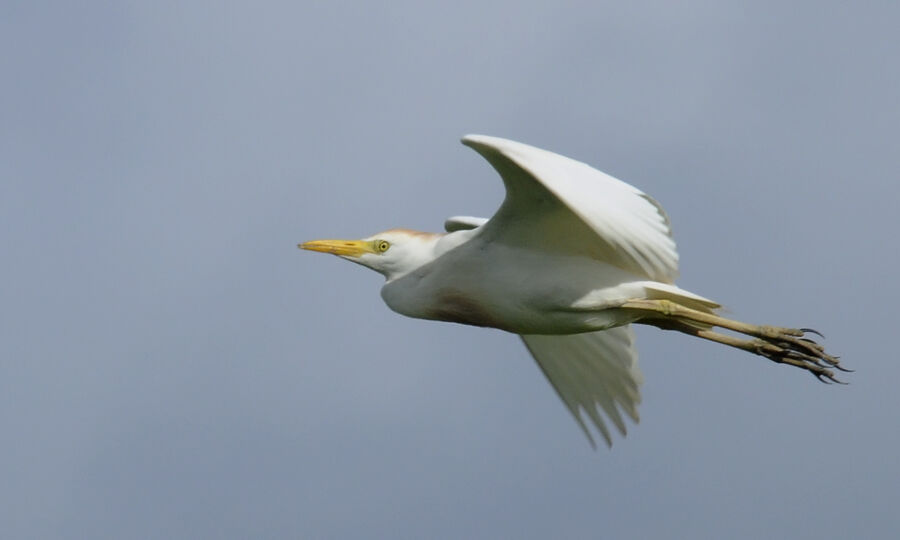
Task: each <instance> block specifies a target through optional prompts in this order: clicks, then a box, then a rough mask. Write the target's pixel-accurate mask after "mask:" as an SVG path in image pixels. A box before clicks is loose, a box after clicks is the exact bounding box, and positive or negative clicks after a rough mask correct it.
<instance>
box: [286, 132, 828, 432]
mask: <svg viewBox="0 0 900 540" xmlns="http://www.w3.org/2000/svg"><path fill="white" fill-rule="evenodd" d="M463 142H464V143H465V144H467V145H469V146H471V147H472V148H474V149H475V150H477V151H478V152H479V153H480V154H482V155H483V156H484V157H485V158H486V159H487V160H488V161H489V162H490V163H491V164H492V165H493V166H494V167H495V168H496V169H497V171H498V172H499V173H500V175H501V177H502V178H503V181H504V183H505V185H506V199H505V200H504V202H503V204H502V205H501V207H500V209H499V210H498V211H497V213H496V214H495V215H494V216H493V217H492V218H491V219H489V220H488V219H483V218H471V217H455V218H450V219H448V220H447V222H446V223H445V228H446V230H447V231H448V232H446V233H445V234H435V233H422V232H417V231H409V230H405V229H392V230H389V231H385V232H383V233H380V234H378V235H375V236H373V237H370V238H367V239H364V240H357V241H348V240H320V241H314V242H307V243H305V244H302V245H301V246H300V247H302V248H304V249H311V250H315V251H322V252H327V253H333V254H335V255H339V256H342V257H344V258H346V259H348V260H351V261H353V262H357V263H359V264H362V265H364V266H368V267H370V268H372V269H374V270H377V271H379V272H381V273H382V274H384V276H385V278H386V283H385V285H384V287H383V288H382V291H381V295H382V298H383V299H384V301H385V303H386V304H387V305H388V306H389V307H390V308H391V309H392V310H394V311H396V312H398V313H401V314H403V315H407V316H409V317H415V318H420V319H430V320H437V321H446V322H455V323H462V324H468V325H473V326H484V327H493V328H498V329H501V330H505V331H507V332H511V333H514V334H518V335H520V336H521V337H522V339H523V341H524V342H525V345H526V346H527V348H528V349H529V351H530V352H531V353H532V355H533V356H534V357H535V360H536V361H537V362H538V365H539V366H540V367H541V369H542V371H543V372H544V374H545V375H546V376H547V378H548V379H549V380H550V382H551V384H553V386H554V388H555V389H556V390H557V393H558V394H559V395H560V397H561V398H562V400H563V401H564V403H565V404H566V406H567V407H568V408H569V410H570V411H571V412H572V414H573V415H574V416H575V418H576V420H578V422H579V424H580V425H581V427H582V429H584V431H585V433H586V434H587V435H588V437H589V438H591V435H590V432H589V430H588V429H587V427H586V425H585V423H584V421H583V419H582V416H581V413H582V412H584V413H585V414H587V415H588V417H589V418H590V419H591V421H592V423H593V424H594V426H595V427H596V428H597V429H598V430H599V431H600V432H601V434H602V435H603V437H604V439H605V440H606V441H607V443H611V438H610V434H609V431H608V428H607V427H606V425H605V423H604V421H603V418H602V417H601V416H600V415H599V414H598V410H602V411H603V412H604V413H605V415H606V417H607V418H608V419H609V420H611V421H612V422H613V423H614V424H615V425H616V426H617V428H618V429H619V431H620V432H621V433H622V434H624V433H625V425H624V423H623V421H622V417H621V414H620V411H624V412H625V413H626V414H627V415H628V416H630V417H631V418H632V419H633V420H634V421H637V404H638V402H639V401H640V393H639V385H640V383H641V381H642V377H641V374H640V371H639V370H638V369H637V356H636V353H635V351H634V347H633V334H632V332H631V329H630V324H629V323H632V322H639V323H646V324H651V325H654V326H658V327H661V328H666V329H672V330H679V331H681V332H684V333H688V334H691V335H696V336H698V337H702V338H705V339H709V340H712V341H717V342H719V343H724V344H727V345H731V346H734V347H738V348H741V349H744V350H748V351H750V352H754V353H756V354H760V355H762V356H765V357H767V358H769V359H772V360H775V361H776V362H780V363H787V364H791V365H795V366H797V367H801V368H803V369H806V370H808V371H811V372H812V373H813V374H815V375H816V376H817V377H820V378H822V377H824V378H827V379H831V380H834V379H833V375H832V372H831V371H830V368H832V367H839V366H838V365H837V360H836V359H835V358H833V357H831V356H828V355H827V354H825V353H824V350H823V349H822V348H821V346H819V345H817V344H815V343H812V342H811V341H809V340H807V339H806V338H803V337H802V336H803V333H804V332H803V331H801V330H792V329H785V328H775V327H758V326H754V325H747V324H745V323H739V322H737V321H730V320H728V319H723V318H721V317H719V316H717V315H715V310H716V309H717V308H718V307H719V305H718V304H717V303H715V302H713V301H711V300H708V299H706V298H703V297H701V296H698V295H696V294H694V293H691V292H688V291H685V290H683V289H680V288H679V287H677V286H675V285H674V283H673V282H674V279H675V277H676V276H677V269H678V255H677V252H676V250H675V242H674V240H673V239H672V234H671V227H670V224H669V219H668V217H667V216H666V214H665V213H664V212H663V210H662V207H661V206H660V205H659V203H657V202H656V201H654V200H653V199H652V198H650V197H649V196H647V195H646V194H644V193H643V192H641V191H639V190H637V189H636V188H634V187H632V186H630V185H628V184H625V183H624V182H621V181H619V180H616V179H615V178H612V177H610V176H608V175H606V174H604V173H602V172H600V171H598V170H596V169H593V168H591V167H590V166H588V165H585V164H583V163H581V162H578V161H575V160H572V159H570V158H566V157H564V156H560V155H558V154H554V153H552V152H548V151H546V150H541V149H538V148H534V147H531V146H528V145H524V144H521V143H516V142H513V141H508V140H505V139H499V138H495V137H485V136H468V137H466V138H464V139H463ZM715 326H720V327H724V328H727V329H730V330H734V331H736V332H740V333H744V334H747V335H750V336H753V337H755V338H756V339H755V340H744V339H738V338H736V337H734V336H731V335H727V334H719V333H716V332H713V331H712V328H713V327H715ZM591 440H592V441H593V439H592V438H591Z"/></svg>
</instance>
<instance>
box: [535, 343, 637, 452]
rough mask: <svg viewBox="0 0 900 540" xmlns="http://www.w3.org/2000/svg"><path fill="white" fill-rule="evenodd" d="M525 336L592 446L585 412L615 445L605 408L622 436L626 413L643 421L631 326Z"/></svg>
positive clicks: (549, 379)
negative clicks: (638, 409)
mask: <svg viewBox="0 0 900 540" xmlns="http://www.w3.org/2000/svg"><path fill="white" fill-rule="evenodd" d="M521 338H522V341H523V342H525V346H526V347H527V348H528V350H529V352H531V355H532V356H533V357H534V359H535V361H536V362H537V364H538V367H540V368H541V371H543V372H544V375H545V376H546V377H547V380H548V381H550V384H551V385H552V386H553V388H554V389H555V390H556V393H557V394H558V395H559V397H560V399H562V401H563V403H564V404H565V405H566V408H568V409H569V412H571V413H572V416H573V417H574V418H575V420H576V421H577V422H578V425H579V426H581V429H582V430H583V431H584V433H585V435H587V438H588V440H590V441H591V445H593V446H594V447H596V443H595V442H594V438H593V437H592V436H591V432H590V430H589V429H588V427H587V425H586V424H585V421H584V417H583V416H582V413H584V414H586V415H587V417H588V418H589V419H590V421H591V423H592V424H593V425H594V427H595V428H596V429H597V431H598V432H600V435H602V436H603V439H604V440H605V441H606V444H607V445H610V446H612V436H611V434H610V430H609V428H608V427H607V425H606V422H605V421H604V417H603V416H601V415H600V411H601V410H602V412H603V413H604V415H605V417H606V418H607V419H608V420H611V421H612V423H613V424H614V425H615V426H616V428H617V429H618V431H619V433H620V434H621V435H622V436H624V435H625V433H626V431H627V430H626V426H625V421H624V419H623V418H622V413H623V412H624V413H625V414H626V415H628V416H629V417H630V418H631V420H632V421H634V422H635V423H636V422H638V420H639V416H638V411H637V406H638V404H639V403H640V402H641V392H640V385H641V383H642V382H643V376H642V375H641V372H640V369H638V365H637V352H636V351H635V348H634V332H633V331H632V329H631V326H630V325H626V326H619V327H617V328H611V329H609V330H602V331H599V332H589V333H586V334H572V335H562V336H542V335H527V336H521Z"/></svg>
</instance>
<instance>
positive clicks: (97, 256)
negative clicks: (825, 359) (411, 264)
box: [0, 1, 900, 539]
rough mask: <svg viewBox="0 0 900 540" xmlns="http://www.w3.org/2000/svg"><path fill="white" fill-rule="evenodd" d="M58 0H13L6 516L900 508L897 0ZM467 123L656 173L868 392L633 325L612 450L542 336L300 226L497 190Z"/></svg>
mask: <svg viewBox="0 0 900 540" xmlns="http://www.w3.org/2000/svg"><path fill="white" fill-rule="evenodd" d="M59 4H60V5H57V6H46V5H44V6H39V5H38V3H36V2H6V3H4V4H3V6H2V7H0V69H2V73H3V81H4V83H3V84H2V85H0V254H2V261H3V264H2V267H3V270H2V280H0V305H2V309H0V435H2V439H3V441H4V444H3V448H4V449H3V452H2V456H3V459H2V460H0V478H2V482H0V532H2V536H3V537H4V538H52V537H72V538H75V537H79V538H123V537H130V538H139V537H145V538H163V537H166V538H179V537H180V538H186V537H208V538H209V537H217V538H247V537H257V538H263V537H272V538H359V537H399V538H403V537H407V538H417V537H418V538H423V537H430V538H463V537H472V538H547V537H551V536H553V537H566V538H597V537H607V538H648V537H690V538H726V537H727V538H760V537H764V536H768V537H782V538H786V537H791V538H817V539H826V538H847V537H854V536H855V537H888V536H890V533H891V532H894V533H896V531H897V530H898V529H900V517H898V515H897V512H896V509H895V503H896V500H897V498H898V497H900V460H898V458H897V456H898V455H900V429H898V428H900V426H898V415H897V412H898V410H900V392H898V391H897V386H898V380H900V362H898V360H900V359H898V355H897V346H896V345H895V344H894V343H893V342H892V341H893V338H894V337H895V336H896V329H895V328H894V324H895V323H896V321H897V319H898V317H897V314H896V306H897V303H898V301H900V294H898V291H900V286H898V284H897V278H896V268H897V265H898V263H900V261H898V258H900V250H898V249H897V234H898V231H900V220H898V218H897V204H898V202H897V201H898V196H900V188H898V182H897V176H898V171H900V134H898V127H897V126H898V125H900V100H898V97H897V96H898V95H900V63H898V61H897V58H898V54H900V38H898V34H897V32H896V28H897V21H898V20H900V19H898V17H900V7H898V4H897V3H895V2H869V3H865V5H860V4H851V3H840V4H838V3H828V2H808V3H791V4H790V5H788V3H783V2H770V3H766V2H744V3H739V2H686V3H678V4H677V5H676V4H675V3H670V2H659V3H643V2H632V3H624V2H623V3H618V4H606V3H603V2H581V3H578V2H572V3H559V2H553V3H550V2H548V3H541V4H537V3H532V2H525V3H523V2H484V1H479V2H464V1H462V2H443V3H439V4H437V3H436V4H435V5H426V4H425V3H423V2H397V1H395V2H390V3H372V2H306V3H296V2H254V3H237V2H192V3H189V5H186V3H184V2H152V3H151V2H145V3H124V2H79V3H77V6H76V4H75V3H59ZM469 132H477V133H486V134H491V135H498V136H504V137H509V138H513V139H518V140H522V141H523V142H528V143H531V144H535V145H538V146H542V147H546V148H548V149H551V150H555V151H558V152H560V153H563V154H566V155H569V156H572V157H575V158H577V159H581V160H583V161H586V162H588V163H590V164H592V165H594V166H596V167H598V168H600V169H602V170H604V171H607V172H609V173H611V174H613V175H615V176H618V177H620V178H622V179H624V180H626V181H628V182H630V183H633V184H635V185H636V186H638V187H640V188H641V189H643V190H645V191H647V192H648V193H650V194H652V195H653V196H654V197H656V198H657V199H659V200H660V201H661V202H662V203H663V204H664V205H665V207H666V209H667V210H668V212H669V214H670V216H671V218H672V220H673V223H674V226H675V233H676V238H677V240H678V242H679V248H680V252H681V256H682V279H681V280H680V281H679V284H680V285H682V286H684V287H686V288H688V289H690V290H694V291H696V292H698V293H700V294H703V295H706V296H709V297H711V298H714V299H716V300H719V301H721V302H722V303H724V304H725V305H727V306H728V307H729V308H730V310H731V314H732V315H733V316H735V317H737V318H741V319H745V320H748V321H751V322H761V323H768V324H777V325H788V326H812V327H815V328H818V329H820V330H822V331H823V332H824V333H826V334H827V336H828V340H827V344H828V346H829V348H830V349H831V350H833V351H834V352H835V353H836V354H840V355H841V356H842V357H843V359H844V361H845V363H846V364H847V365H848V366H851V367H854V368H857V372H856V373H855V374H853V375H851V376H850V377H848V378H849V379H850V380H851V381H852V383H853V384H852V385H850V386H848V387H829V386H825V385H821V384H818V383H816V382H815V381H814V380H813V379H812V377H809V376H808V375H807V374H805V373H802V372H800V371H799V370H795V369H790V368H785V367H780V366H775V365H772V364H770V363H768V362H766V361H764V360H762V359H759V358H755V357H753V356H751V355H748V354H746V353H741V352H739V351H732V350H726V349H725V348H723V347H720V346H716V345H713V344H710V343H706V342H700V341H695V340H692V339H690V338H687V337H684V336H681V335H676V334H671V333H665V332H661V331H658V330H654V329H652V328H641V329H639V330H638V339H639V350H640V355H641V364H642V367H643V371H644V374H645V376H646V379H647V383H646V384H645V386H644V403H643V404H642V406H641V415H642V421H641V424H640V425H639V426H635V427H634V428H633V429H632V430H631V432H630V433H629V435H628V437H627V438H626V439H624V440H621V439H620V440H617V441H616V444H615V446H614V448H613V449H612V450H611V451H610V450H606V449H605V448H602V449H600V450H599V451H597V452H594V451H592V450H591V448H590V446H589V445H588V443H587V441H586V440H585V439H584V437H583V435H582V434H581V433H580V431H579V429H578V427H577V426H576V424H575V423H574V422H573V421H572V420H571V418H569V415H568V412H567V411H566V410H565V408H564V407H563V405H562V404H561V403H560V402H559V400H558V398H557V397H556V395H555V394H554V392H553V391H552V389H551V388H550V386H549V385H548V384H547V383H546V382H545V381H544V379H543V377H542V376H541V374H540V372H539V371H538V369H537V368H536V367H535V366H534V365H533V362H532V361H531V359H530V358H529V356H528V353H527V352H526V351H525V349H524V348H523V347H522V346H521V344H520V343H519V342H518V340H517V339H515V338H514V337H513V336H510V335H506V334H503V333H502V332H499V331H491V330H483V329H474V328H467V327H462V326H457V325H449V324H437V323H429V322H423V321H416V320H412V319H405V318H403V317H400V316H399V315H395V314H393V313H392V312H390V311H389V310H388V308H387V307H385V306H384V305H383V303H382V301H381V298H380V297H379V294H378V290H379V287H380V285H381V277H380V276H378V275H377V274H375V273H373V272H369V271H367V270H364V269H362V268H360V267H358V266H355V265H352V264H347V263H346V262H344V261H340V260H338V259H336V258H333V257H324V256H320V255H314V254H311V253H304V252H300V251H298V250H297V249H296V248H295V247H294V246H295V244H296V243H297V242H299V241H303V240H309V239H313V238H321V237H362V236H367V235H369V234H371V233H374V232H377V231H380V230H384V229H387V228H390V227H395V226H405V227H411V228H419V229H423V230H438V229H439V228H440V227H441V224H442V222H443V219H444V218H445V217H446V216H449V215H455V214H472V215H484V216H489V215H491V213H492V212H493V210H494V209H495V208H496V207H497V205H498V204H499V203H500V200H501V199H502V196H503V189H502V184H501V183H500V181H499V179H498V177H497V176H496V174H495V173H494V171H493V170H492V169H491V168H490V166H489V165H488V164H487V163H486V162H484V161H483V160H482V159H481V158H480V157H479V156H478V155H477V154H475V153H474V152H472V151H471V150H469V149H467V148H464V147H463V146H461V145H459V144H458V138H459V137H460V136H461V135H463V134H465V133H469Z"/></svg>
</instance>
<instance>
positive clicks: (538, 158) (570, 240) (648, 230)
mask: <svg viewBox="0 0 900 540" xmlns="http://www.w3.org/2000/svg"><path fill="white" fill-rule="evenodd" d="M462 142H463V144H465V145H467V146H470V147H472V148H474V149H475V150H476V151H477V152H478V153H479V154H481V155H482V156H484V158H485V159H487V160H488V161H489V162H490V163H491V165H493V166H494V168H495V169H497V172H499V173H500V176H501V177H503V183H504V184H505V186H506V199H505V200H504V201H503V204H502V205H501V206H500V209H499V210H497V213H496V214H494V217H492V218H491V219H490V221H488V223H487V224H485V225H484V226H483V228H482V232H481V233H480V234H481V235H484V239H485V240H487V241H492V242H502V243H506V244H510V245H522V246H527V247H529V248H532V249H541V250H544V251H555V252H562V253H567V254H573V255H576V254H577V255H586V256H589V257H592V258H595V259H598V260H601V261H605V262H608V263H610V264H612V265H614V266H617V267H619V268H622V269H624V270H627V271H629V272H632V273H634V274H636V275H637V276H641V277H644V278H648V279H652V280H655V281H662V282H668V283H671V282H672V281H674V279H675V277H676V276H677V273H678V254H677V252H676V250H675V241H674V240H673V239H672V233H671V229H670V226H669V220H668V218H667V217H666V214H665V212H664V211H663V209H662V207H661V206H660V205H659V203H657V202H656V201H654V200H653V199H651V198H650V197H649V196H648V195H646V194H644V193H643V192H641V191H640V190H638V189H636V188H634V187H632V186H630V185H628V184H626V183H624V182H622V181H620V180H616V179H615V178H613V177H612V176H609V175H607V174H605V173H602V172H600V171H598V170H597V169H594V168H592V167H590V166H589V165H586V164H584V163H581V162H580V161H575V160H574V159H570V158H567V157H564V156H561V155H559V154H554V153H553V152H548V151H546V150H541V149H540V148H535V147H533V146H528V145H526V144H522V143H517V142H514V141H509V140H506V139H500V138H497V137H487V136H484V135H468V136H466V137H463V139H462Z"/></svg>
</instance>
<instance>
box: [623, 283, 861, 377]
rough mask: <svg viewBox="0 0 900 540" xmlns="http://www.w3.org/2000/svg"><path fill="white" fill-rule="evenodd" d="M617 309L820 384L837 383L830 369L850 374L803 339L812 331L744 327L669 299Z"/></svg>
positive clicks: (627, 304)
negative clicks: (807, 376) (751, 355)
mask: <svg viewBox="0 0 900 540" xmlns="http://www.w3.org/2000/svg"><path fill="white" fill-rule="evenodd" d="M621 307H622V308H624V309H628V310H634V311H638V312H640V313H642V314H643V316H642V317H641V319H640V320H638V321H637V322H639V323H644V324H650V325H653V326H658V327H660V328H664V329H667V330H678V331H679V332H683V333H685V334H689V335H692V336H697V337H700V338H703V339H707V340H710V341H715V342H716V343H722V344H723V345H728V346H730V347H735V348H737V349H741V350H744V351H748V352H751V353H754V354H758V355H760V356H763V357H765V358H768V359H769V360H772V361H773V362H777V363H779V364H787V365H791V366H795V367H799V368H801V369H805V370H806V371H809V372H810V373H812V374H813V375H815V376H816V377H817V378H818V379H819V380H821V381H823V382H828V381H831V382H837V383H840V382H841V381H839V380H838V379H837V378H835V376H834V372H833V371H832V370H831V369H832V368H834V369H839V370H841V371H850V370H848V369H845V368H843V367H842V366H841V365H840V363H839V362H838V358H837V357H835V356H831V355H829V354H827V353H826V352H825V348H824V347H823V346H821V345H819V344H818V343H816V342H814V341H813V340H811V339H809V338H806V337H804V335H805V334H807V333H815V334H819V333H818V332H816V331H815V330H809V329H805V328H781V327H777V326H764V325H755V324H747V323H743V322H740V321H735V320H732V319H726V318H725V317H720V316H718V315H715V314H712V313H706V312H703V311H697V310H695V309H691V308H687V307H684V306H682V305H680V304H677V303H675V302H672V301H671V300H646V299H636V300H629V301H628V302H625V303H624V304H623V305H622V306H621ZM713 327H719V328H725V329H727V330H732V331H734V332H738V333H741V334H745V335H748V336H753V337H754V338H756V339H742V338H739V337H736V336H732V335H728V334H722V333H719V332H714V331H713V330H712V328H713ZM819 335H821V334H819Z"/></svg>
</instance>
